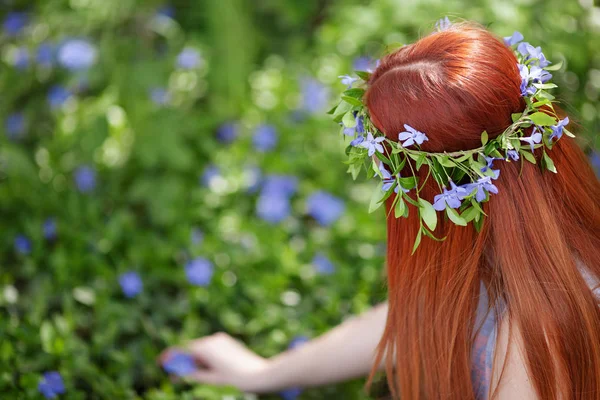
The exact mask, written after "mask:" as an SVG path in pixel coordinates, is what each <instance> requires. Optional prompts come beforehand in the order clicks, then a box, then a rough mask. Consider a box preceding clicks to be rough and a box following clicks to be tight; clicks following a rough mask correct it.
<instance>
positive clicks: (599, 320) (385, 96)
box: [366, 24, 600, 400]
mask: <svg viewBox="0 0 600 400" xmlns="http://www.w3.org/2000/svg"><path fill="white" fill-rule="evenodd" d="M520 81H521V80H520V76H519V71H518V69H517V59H516V58H515V56H514V54H513V53H512V51H511V50H510V49H509V48H508V47H507V46H506V45H504V43H503V42H502V41H501V40H499V39H498V38H497V37H495V36H494V35H492V34H491V33H489V32H488V31H486V30H485V29H483V28H480V27H477V26H474V25H471V24H461V25H454V26H453V27H451V28H450V29H448V30H446V31H443V32H436V33H433V34H431V35H429V36H426V37H424V38H422V39H421V40H419V41H418V42H416V43H415V44H412V45H408V46H404V47H402V48H401V49H399V50H398V51H396V52H394V53H392V54H389V55H387V56H385V57H384V58H383V59H382V60H381V64H380V66H379V67H378V68H377V69H376V70H375V71H374V73H373V75H372V77H371V79H370V81H369V88H368V90H367V94H366V102H367V107H368V109H369V112H370V115H371V118H372V120H373V122H374V124H375V125H376V126H377V127H378V128H379V129H380V130H381V131H382V132H384V133H385V134H386V136H387V137H388V138H389V139H392V140H397V135H398V132H400V131H402V130H403V129H402V127H403V125H404V124H408V125H410V126H413V127H415V128H416V129H418V130H420V131H422V132H425V133H426V134H427V136H428V137H429V141H428V142H426V143H424V144H423V146H422V148H423V149H425V150H428V151H455V150H460V149H463V150H466V149H471V148H475V147H478V146H479V145H480V136H481V132H483V131H484V130H485V131H487V132H488V134H489V135H490V137H495V136H497V135H498V134H500V133H502V132H503V131H504V130H505V129H506V128H507V127H508V126H509V125H510V123H511V113H517V112H522V111H523V109H524V108H525V104H524V101H523V98H522V97H521V92H520V87H519V86H520ZM549 155H550V156H551V157H552V159H553V160H554V163H555V165H556V168H557V170H558V174H553V173H550V172H548V171H545V172H542V171H541V169H540V168H539V167H538V166H537V165H533V164H530V163H529V162H524V163H523V165H521V162H505V161H496V163H495V165H494V168H499V169H500V171H501V173H500V177H499V179H498V180H497V181H496V186H497V187H498V189H499V193H498V194H497V195H492V196H491V199H490V201H489V202H487V203H484V205H483V206H484V207H483V208H484V211H485V212H486V214H487V215H488V217H486V219H485V222H484V225H483V228H482V230H481V232H480V233H477V232H476V231H475V229H474V228H473V226H472V224H469V226H466V227H460V226H457V225H454V224H453V223H451V222H449V221H440V223H439V224H438V226H437V228H436V231H435V234H436V236H438V237H444V236H447V239H446V240H445V241H443V242H436V241H433V240H431V239H429V238H423V241H422V243H421V245H420V246H419V248H418V249H417V250H416V252H415V253H414V255H412V256H411V251H412V246H413V241H414V238H415V237H416V234H417V231H418V228H419V218H418V215H417V210H416V209H411V210H410V215H409V217H408V218H407V219H404V218H399V219H396V218H394V216H393V213H391V214H388V215H389V217H388V220H387V232H388V249H387V279H388V290H389V311H388V318H387V322H386V328H385V332H384V335H383V338H382V340H381V343H380V346H379V348H378V352H377V357H376V363H375V365H379V364H380V362H382V361H385V365H386V372H387V379H388V383H389V386H390V388H391V390H392V394H393V395H394V397H395V398H396V397H398V398H402V399H441V398H443V399H460V400H464V399H474V398H475V395H474V391H473V386H472V382H471V378H470V377H471V375H470V374H471V364H472V359H471V356H472V354H471V349H472V344H473V341H474V336H475V334H476V330H477V327H476V326H475V322H474V321H475V311H476V307H477V302H478V296H479V288H480V283H481V282H483V283H484V284H485V285H486V287H487V290H488V292H489V296H490V303H491V304H492V306H493V305H494V304H497V303H498V302H499V301H502V302H503V303H504V304H505V305H506V312H505V314H504V315H503V318H508V321H509V326H510V327H511V329H513V328H514V327H515V326H516V327H518V328H519V330H520V332H521V336H522V340H523V345H524V354H523V357H524V359H525V362H526V367H527V371H528V375H529V378H530V380H531V381H532V384H533V386H534V387H535V390H536V391H537V393H538V395H539V396H540V398H543V399H554V398H569V399H584V398H585V399H600V311H599V308H598V304H597V301H596V299H595V298H594V297H593V294H592V292H591V290H590V288H589V287H588V286H587V285H586V282H585V281H584V279H583V277H582V275H581V273H580V271H579V270H578V266H577V262H578V261H579V262H581V264H583V265H585V266H586V267H587V269H588V271H589V272H590V273H591V274H592V275H595V276H598V277H600V251H599V250H598V249H600V206H599V204H600V203H599V200H598V199H600V183H599V182H598V180H597V178H596V176H595V174H594V172H593V170H592V168H591V167H590V165H589V162H588V160H587V158H586V157H585V155H584V154H583V152H582V150H581V149H580V148H579V147H578V145H577V144H576V143H575V141H574V140H573V139H571V138H569V137H566V136H564V137H563V138H562V139H561V140H560V141H559V142H557V144H556V145H555V146H554V148H553V149H552V150H551V151H550V152H549ZM539 156H540V154H538V153H537V151H536V157H538V159H539ZM426 172H427V171H426V168H422V169H421V171H420V174H421V175H423V176H421V177H420V181H421V182H422V181H423V180H424V179H425V174H426ZM429 182H430V183H432V184H431V185H430V184H429V183H428V184H427V185H426V186H425V188H424V190H423V192H422V194H421V196H423V197H424V198H425V199H427V200H429V201H432V200H433V197H434V195H435V194H437V192H438V190H439V189H438V188H437V187H436V186H434V184H433V182H432V180H431V179H430V180H429ZM392 201H393V199H389V200H388V201H387V208H388V212H389V207H390V205H391V202H392ZM490 395H492V393H490Z"/></svg>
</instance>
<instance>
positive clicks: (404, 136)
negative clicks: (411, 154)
mask: <svg viewBox="0 0 600 400" xmlns="http://www.w3.org/2000/svg"><path fill="white" fill-rule="evenodd" d="M404 129H406V131H404V132H400V133H399V134H398V140H399V141H404V143H402V147H408V146H412V145H413V144H415V143H416V144H418V145H421V144H423V142H424V141H426V140H429V139H428V138H427V135H425V134H424V133H423V132H421V131H418V130H416V129H415V128H413V127H412V126H410V125H407V124H404Z"/></svg>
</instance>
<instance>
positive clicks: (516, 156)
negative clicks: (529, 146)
mask: <svg viewBox="0 0 600 400" xmlns="http://www.w3.org/2000/svg"><path fill="white" fill-rule="evenodd" d="M506 155H507V156H508V157H510V158H511V159H512V160H513V161H517V160H518V159H519V152H518V151H516V150H508V151H507V152H506Z"/></svg>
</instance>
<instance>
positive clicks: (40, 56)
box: [35, 43, 54, 67]
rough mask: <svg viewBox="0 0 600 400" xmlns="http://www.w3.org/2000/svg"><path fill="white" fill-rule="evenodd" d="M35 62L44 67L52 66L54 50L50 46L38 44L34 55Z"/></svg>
mask: <svg viewBox="0 0 600 400" xmlns="http://www.w3.org/2000/svg"><path fill="white" fill-rule="evenodd" d="M35 61H36V62H37V63H38V64H40V65H42V66H44V67H50V66H52V62H53V61H54V48H53V47H52V45H51V44H48V43H42V44H40V45H39V46H38V48H37V50H36V53H35Z"/></svg>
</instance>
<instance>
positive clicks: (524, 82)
mask: <svg viewBox="0 0 600 400" xmlns="http://www.w3.org/2000/svg"><path fill="white" fill-rule="evenodd" d="M518 67H519V74H520V75H521V96H531V95H533V94H535V92H536V88H535V87H534V86H529V79H530V77H529V68H527V65H525V64H519V65H518Z"/></svg>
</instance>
